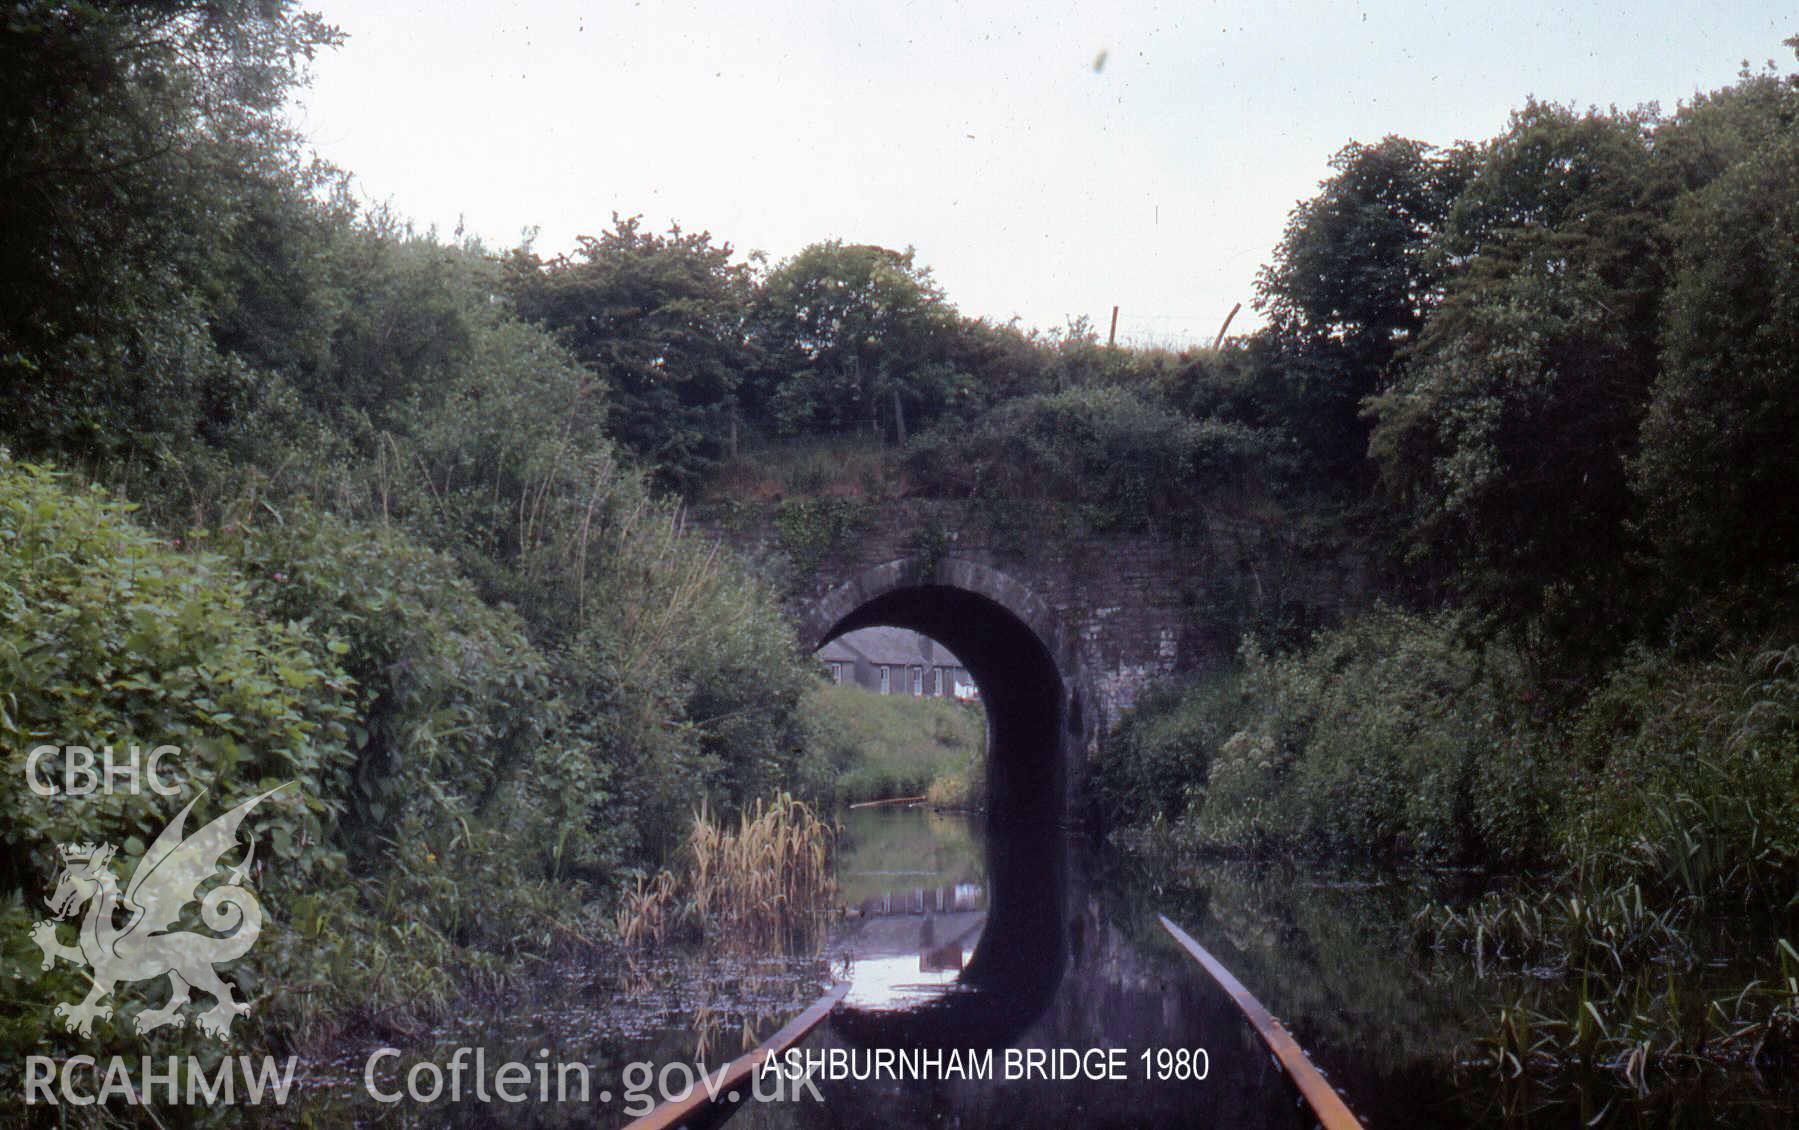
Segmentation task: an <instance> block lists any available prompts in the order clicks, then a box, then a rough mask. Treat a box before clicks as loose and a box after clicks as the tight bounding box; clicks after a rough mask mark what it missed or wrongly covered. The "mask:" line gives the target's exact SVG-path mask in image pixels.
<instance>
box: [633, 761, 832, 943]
mask: <svg viewBox="0 0 1799 1130" xmlns="http://www.w3.org/2000/svg"><path fill="white" fill-rule="evenodd" d="M836 838H837V833H836V829H835V827H834V826H833V825H831V824H830V823H829V822H828V821H825V820H822V819H820V818H819V816H818V814H817V813H816V812H814V811H813V810H812V808H811V806H809V805H807V804H806V803H805V802H803V801H800V800H796V799H794V798H793V797H791V796H789V795H788V794H786V793H781V794H779V795H777V796H776V797H775V798H774V799H772V800H768V801H762V800H758V801H757V802H756V803H755V804H754V805H753V806H751V807H750V808H749V809H747V810H746V811H745V812H744V813H743V814H742V815H741V816H740V817H739V818H738V821H737V826H736V828H734V829H733V828H731V827H730V826H728V824H727V823H726V822H725V821H724V820H722V819H720V818H718V817H716V816H715V815H714V814H713V813H712V811H711V810H710V808H708V807H707V806H705V805H703V804H702V805H701V807H700V810H699V811H698V812H696V813H694V817H693V827H692V829H691V831H690V832H689V833H688V836H687V843H686V845H685V846H684V847H683V849H682V852H681V858H680V860H679V863H678V866H679V868H680V870H679V872H678V873H677V872H674V871H670V870H668V869H666V868H665V869H663V870H662V871H659V872H658V873H657V874H656V876H655V877H654V878H653V879H648V880H643V879H640V880H639V881H638V883H637V886H636V888H635V889H634V890H632V891H630V892H628V893H627V894H626V895H625V898H624V901H623V903H622V904H621V905H620V907H619V910H618V914H617V916H616V919H615V926H616V928H617V932H618V937H619V939H620V940H621V941H622V942H624V944H625V945H627V946H631V947H640V946H645V945H654V944H659V943H661V942H664V941H666V940H668V938H669V937H670V936H671V935H673V934H675V933H676V931H677V930H687V931H691V932H693V933H697V934H698V935H700V936H702V937H706V938H711V939H722V940H729V941H732V942H737V943H742V944H746V945H753V946H767V945H774V944H779V943H782V942H784V941H787V940H789V939H790V938H793V937H795V936H796V935H804V934H806V933H808V932H810V931H812V930H813V929H815V928H816V927H818V926H820V925H822V924H823V923H824V922H826V921H828V919H829V917H830V915H831V914H832V912H833V911H834V909H835V905H836V895H837V880H836V876H835V873H834V871H833V870H832V865H831V858H832V852H833V849H834V847H835V844H836Z"/></svg>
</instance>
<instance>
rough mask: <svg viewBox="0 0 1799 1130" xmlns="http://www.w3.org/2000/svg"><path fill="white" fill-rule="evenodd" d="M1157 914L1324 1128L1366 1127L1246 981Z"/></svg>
mask: <svg viewBox="0 0 1799 1130" xmlns="http://www.w3.org/2000/svg"><path fill="white" fill-rule="evenodd" d="M1156 917H1157V918H1160V919H1161V921H1162V929H1164V930H1166V931H1168V935H1169V937H1172V938H1173V939H1174V940H1175V941H1176V942H1177V943H1179V944H1180V947H1181V948H1182V949H1184V950H1186V951H1187V955H1188V956H1189V957H1191V958H1193V960H1194V961H1197V962H1199V965H1200V968H1202V969H1204V970H1205V971H1206V973H1208V974H1209V975H1210V976H1211V978H1212V980H1214V981H1216V982H1218V986H1219V988H1221V989H1223V990H1224V991H1225V993H1226V994H1227V995H1229V997H1230V998H1231V1000H1233V1001H1235V1002H1236V1005H1237V1010H1238V1011H1239V1012H1241V1013H1243V1018H1244V1019H1245V1020H1248V1021H1249V1024H1250V1027H1252V1028H1254V1029H1255V1030H1256V1034H1257V1035H1259V1036H1260V1037H1262V1042H1263V1043H1264V1044H1267V1045H1268V1050H1269V1051H1271V1052H1273V1053H1274V1058H1275V1059H1276V1060H1278V1061H1279V1062H1280V1065H1281V1068H1282V1069H1283V1070H1285V1071H1286V1073H1287V1077H1288V1078H1289V1079H1292V1080H1293V1084H1294V1086H1296V1087H1298V1088H1299V1093H1300V1095H1301V1097H1303V1098H1304V1099H1305V1101H1306V1104H1307V1105H1308V1106H1310V1107H1311V1108H1312V1113H1313V1115H1315V1116H1316V1117H1317V1119H1318V1124H1319V1125H1320V1126H1322V1127H1323V1128H1324V1130H1362V1124H1361V1122H1359V1121H1358V1120H1357V1119H1356V1116H1355V1115H1353V1114H1351V1113H1350V1111H1349V1107H1348V1106H1346V1105H1345V1104H1344V1102H1343V1096H1342V1095H1339V1094H1338V1093H1337V1089H1336V1088H1335V1087H1332V1086H1331V1085H1330V1082H1329V1081H1328V1080H1326V1079H1325V1077H1324V1076H1323V1075H1322V1074H1320V1073H1319V1071H1318V1069H1317V1068H1316V1067H1314V1066H1312V1061H1311V1060H1309V1059H1307V1058H1306V1053H1305V1051H1304V1049H1302V1048H1301V1047H1300V1046H1299V1043H1298V1042H1297V1041H1296V1040H1294V1039H1293V1037H1292V1035H1291V1034H1290V1033H1288V1031H1287V1030H1286V1029H1285V1028H1283V1027H1282V1026H1281V1022H1280V1021H1278V1020H1276V1019H1275V1018H1274V1017H1273V1016H1272V1015H1270V1014H1269V1012H1268V1010H1267V1009H1266V1008H1263V1007H1262V1002H1261V1001H1259V1000H1257V999H1256V998H1255V996H1254V995H1253V994H1252V993H1251V992H1250V991H1249V990H1248V989H1246V988H1244V987H1243V982H1241V981H1239V980H1237V978H1236V977H1234V976H1233V975H1232V974H1231V971H1230V970H1228V969H1226V968H1225V967H1224V966H1223V964H1222V963H1220V962H1219V960H1218V959H1217V958H1215V957H1213V956H1212V955H1211V954H1210V953H1207V952H1206V948H1205V947H1204V946H1202V945H1200V944H1199V943H1198V942H1196V941H1194V940H1193V939H1192V937H1190V936H1189V935H1188V934H1187V932H1186V931H1185V930H1183V929H1181V928H1180V927H1179V926H1176V925H1175V924H1174V923H1173V922H1170V921H1169V920H1168V919H1167V917H1166V916H1164V915H1160V914H1158V915H1156Z"/></svg>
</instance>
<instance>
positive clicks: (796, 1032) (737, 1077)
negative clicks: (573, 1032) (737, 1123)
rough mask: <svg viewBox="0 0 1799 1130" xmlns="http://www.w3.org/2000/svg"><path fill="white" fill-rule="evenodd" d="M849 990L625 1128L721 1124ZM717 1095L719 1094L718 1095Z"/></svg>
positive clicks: (664, 1129) (693, 1129)
mask: <svg viewBox="0 0 1799 1130" xmlns="http://www.w3.org/2000/svg"><path fill="white" fill-rule="evenodd" d="M849 991H850V983H849V982H848V981H839V982H838V983H837V984H835V985H833V986H832V987H831V991H830V992H828V993H826V994H825V995H824V996H822V997H819V998H818V999H817V1000H816V1001H814V1002H812V1004H811V1005H810V1006H809V1007H808V1008H807V1009H806V1010H805V1011H804V1012H802V1013H800V1014H799V1015H798V1016H796V1017H794V1018H793V1019H792V1020H789V1021H788V1022H787V1023H786V1024H783V1025H782V1026H781V1027H780V1029H779V1030H777V1031H776V1032H775V1034H774V1035H772V1036H770V1037H769V1038H768V1039H766V1040H764V1041H762V1042H761V1043H760V1044H757V1045H756V1046H755V1047H754V1048H753V1049H751V1050H750V1051H747V1052H745V1053H743V1054H742V1055H740V1056H738V1057H737V1058H736V1059H734V1060H732V1061H731V1063H730V1065H729V1066H727V1067H726V1068H725V1071H724V1076H723V1078H722V1080H721V1079H717V1078H716V1077H715V1080H714V1082H713V1084H712V1089H711V1090H710V1091H708V1089H707V1087H706V1085H705V1084H703V1083H699V1084H695V1085H694V1088H693V1090H691V1091H690V1092H688V1094H687V1097H686V1098H683V1099H680V1100H678V1101H675V1102H666V1103H663V1104H662V1105H661V1106H659V1107H657V1108H656V1109H655V1110H652V1111H650V1113H648V1114H646V1115H644V1116H643V1117H642V1118H639V1119H637V1120H635V1121H634V1122H631V1123H629V1124H628V1125H627V1126H626V1127H625V1130H673V1128H675V1127H682V1128H684V1130H702V1128H705V1127H712V1126H717V1125H719V1124H720V1123H722V1122H723V1121H724V1120H725V1119H727V1118H729V1117H731V1115H733V1114H735V1113H736V1112H737V1108H738V1107H740V1106H742V1105H743V1101H744V1100H745V1099H746V1098H748V1097H749V1095H750V1092H751V1087H750V1075H751V1074H752V1073H754V1072H756V1071H759V1070H761V1068H762V1065H763V1064H764V1063H767V1062H768V1061H769V1060H772V1059H775V1058H777V1057H779V1056H780V1055H781V1054H782V1053H783V1052H785V1051H786V1050H787V1049H788V1048H790V1047H792V1046H793V1045H795V1044H797V1043H799V1042H800V1041H801V1040H803V1039H805V1038H806V1037H807V1036H808V1035H810V1034H811V1032H812V1029H814V1028H816V1027H818V1025H819V1024H820V1023H821V1022H822V1021H823V1020H824V1018H825V1017H827V1016H829V1015H830V1014H831V1010H832V1009H834V1008H836V1007H837V1004H838V1002H839V1001H841V1000H843V998H844V994H846V993H848V992H849ZM714 1095H716V1096H717V1097H716V1098H714V1097H713V1096H714ZM1327 1130H1328V1128H1327Z"/></svg>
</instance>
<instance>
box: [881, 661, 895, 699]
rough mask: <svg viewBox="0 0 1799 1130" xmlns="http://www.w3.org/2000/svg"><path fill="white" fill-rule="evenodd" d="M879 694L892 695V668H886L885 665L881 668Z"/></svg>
mask: <svg viewBox="0 0 1799 1130" xmlns="http://www.w3.org/2000/svg"><path fill="white" fill-rule="evenodd" d="M881 693H882V694H892V693H893V668H891V667H888V666H886V665H885V664H883V665H882V667H881Z"/></svg>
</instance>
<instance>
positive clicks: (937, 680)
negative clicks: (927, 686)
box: [931, 667, 943, 697]
mask: <svg viewBox="0 0 1799 1130" xmlns="http://www.w3.org/2000/svg"><path fill="white" fill-rule="evenodd" d="M931 693H932V694H934V695H937V696H939V697H941V696H942V694H943V668H941V667H939V668H937V669H936V670H935V671H932V672H931Z"/></svg>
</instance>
